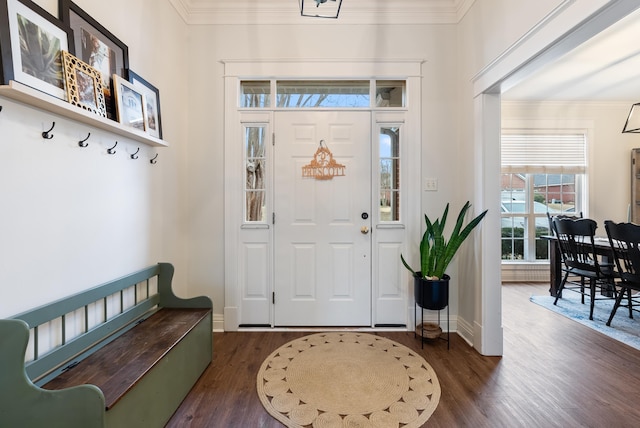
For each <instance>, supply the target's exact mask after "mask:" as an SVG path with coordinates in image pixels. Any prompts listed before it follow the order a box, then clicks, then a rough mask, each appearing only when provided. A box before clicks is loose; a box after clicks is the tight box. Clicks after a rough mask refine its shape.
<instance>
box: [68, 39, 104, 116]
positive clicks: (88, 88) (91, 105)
mask: <svg viewBox="0 0 640 428" xmlns="http://www.w3.org/2000/svg"><path fill="white" fill-rule="evenodd" d="M62 64H63V66H64V77H65V84H66V85H65V86H66V88H67V100H68V101H69V102H70V103H71V104H73V105H75V106H78V107H81V108H83V109H85V110H88V111H90V112H93V113H96V114H99V115H100V116H102V117H106V116H107V111H106V107H105V102H104V92H103V90H102V76H101V75H100V72H99V71H98V70H96V69H95V68H93V67H91V66H90V65H89V64H87V63H86V62H84V61H81V60H80V59H78V58H76V57H75V56H73V55H71V54H70V53H69V52H66V51H63V52H62Z"/></svg>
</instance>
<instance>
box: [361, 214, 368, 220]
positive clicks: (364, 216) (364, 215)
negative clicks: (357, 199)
mask: <svg viewBox="0 0 640 428" xmlns="http://www.w3.org/2000/svg"><path fill="white" fill-rule="evenodd" d="M360 217H362V219H363V220H366V219H368V218H369V214H367V213H362V215H361V216H360Z"/></svg>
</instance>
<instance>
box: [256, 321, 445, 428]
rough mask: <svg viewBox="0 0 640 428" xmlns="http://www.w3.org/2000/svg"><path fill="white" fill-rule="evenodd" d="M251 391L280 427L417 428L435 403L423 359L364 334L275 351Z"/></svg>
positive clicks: (434, 382)
mask: <svg viewBox="0 0 640 428" xmlns="http://www.w3.org/2000/svg"><path fill="white" fill-rule="evenodd" d="M257 388H258V396H259V397H260V401H261V402H262V405H263V406H264V407H265V409H266V410H267V412H269V414H270V415H271V416H273V417H274V418H276V419H277V420H279V421H280V422H282V423H283V424H285V425H286V426H287V427H314V428H334V427H336V428H338V427H340V428H342V427H345V428H347V427H348V428H365V427H371V428H373V427H375V428H383V427H384V428H387V427H393V428H400V427H401V428H414V427H416V428H417V427H420V426H422V424H424V423H425V422H426V421H427V419H429V416H431V414H432V413H433V412H434V410H435V409H436V407H437V406H438V402H439V401H440V383H439V382H438V378H437V377H436V374H435V372H434V371H433V368H431V366H430V365H429V364H427V362H426V361H425V360H424V358H422V357H421V356H419V355H418V354H416V353H415V352H413V351H412V350H410V349H409V348H407V347H406V346H403V345H400V344H399V343H396V342H394V341H392V340H389V339H386V338H383V337H379V336H375V335H372V334H366V333H339V332H336V333H318V334H312V335H309V336H305V337H302V338H300V339H297V340H294V341H291V342H289V343H287V344H286V345H284V346H281V347H280V348H278V349H277V350H275V351H274V352H273V353H272V354H271V355H269V357H267V359H266V360H265V361H264V362H263V363H262V366H261V367H260V371H259V372H258V378H257Z"/></svg>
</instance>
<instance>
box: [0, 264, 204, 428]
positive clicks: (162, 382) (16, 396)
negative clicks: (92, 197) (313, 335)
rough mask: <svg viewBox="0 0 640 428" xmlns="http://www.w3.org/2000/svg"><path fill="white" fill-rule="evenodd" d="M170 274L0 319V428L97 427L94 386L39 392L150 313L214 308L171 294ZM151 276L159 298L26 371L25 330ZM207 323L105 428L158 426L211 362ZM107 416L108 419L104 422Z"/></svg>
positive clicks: (145, 273) (138, 275)
mask: <svg viewBox="0 0 640 428" xmlns="http://www.w3.org/2000/svg"><path fill="white" fill-rule="evenodd" d="M173 273H174V268H173V266H172V265H171V264H169V263H159V264H157V265H154V266H150V267H148V268H145V269H142V270H140V271H138V272H134V273H133V274H131V275H126V276H124V277H121V278H118V279H116V280H114V281H109V282H107V283H104V284H102V285H99V286H97V287H93V288H91V289H88V290H86V291H83V292H81V293H78V294H75V295H72V296H69V297H66V298H63V299H60V300H57V301H55V302H53V303H51V304H48V305H44V306H41V307H38V308H35V309H33V310H30V311H27V312H23V313H21V314H18V315H16V316H14V317H13V319H10V320H0V379H1V380H2V382H0V422H1V423H0V426H4V425H5V422H6V423H7V426H29V427H34V428H39V427H45V426H46V427H47V428H50V427H54V428H55V427H65V428H68V427H71V428H75V427H78V428H80V427H82V428H93V427H97V428H99V427H104V426H105V423H106V422H105V399H104V395H103V394H102V391H100V389H99V388H97V387H95V386H93V385H79V386H75V387H72V388H67V389H62V390H45V389H42V388H40V387H39V386H38V385H36V384H34V383H33V381H32V379H37V382H38V384H44V383H46V382H47V381H49V380H50V379H51V378H53V377H55V376H56V375H57V374H58V373H60V371H61V370H62V369H63V368H64V367H65V366H66V365H68V364H69V363H72V362H74V361H76V360H81V359H83V358H86V357H87V356H88V355H90V354H92V353H95V352H96V351H97V350H99V349H100V348H102V347H103V346H105V345H106V344H107V343H109V342H110V341H113V340H115V339H117V337H119V336H120V335H122V334H123V333H125V332H126V331H128V330H129V329H131V328H134V327H135V325H136V322H137V321H139V320H142V319H146V318H147V317H148V316H149V315H151V314H152V313H153V312H155V311H156V310H157V307H167V308H209V309H211V308H213V304H212V302H211V299H209V298H208V297H205V296H200V297H195V298H189V299H183V298H180V297H177V296H176V295H175V294H174V293H173V290H172V288H171V281H172V279H173ZM156 275H157V276H158V294H157V295H154V296H152V297H150V298H149V299H146V300H145V301H143V302H140V303H139V304H137V305H136V306H134V307H133V308H130V309H128V310H127V311H125V312H124V313H122V314H119V315H118V316H116V317H114V318H112V319H110V320H108V321H107V322H106V323H103V324H101V325H99V326H96V327H95V328H93V329H91V330H90V331H88V332H86V333H84V334H83V335H80V336H79V337H77V338H74V339H73V340H70V341H69V342H67V343H65V344H63V345H62V346H60V347H58V348H57V349H55V350H53V351H52V352H50V353H48V354H46V355H42V356H39V358H38V359H37V360H35V361H32V362H29V363H28V364H26V365H25V363H24V355H25V351H26V348H27V343H28V340H29V329H30V328H34V327H37V326H38V325H40V324H44V323H47V322H49V321H51V320H53V319H56V318H59V317H61V316H63V315H65V314H68V313H70V312H73V311H75V310H77V309H80V308H82V307H86V306H87V305H89V304H92V303H94V302H96V301H100V300H102V299H104V298H105V297H107V296H110V295H112V294H115V293H117V292H119V291H120V290H124V289H126V288H129V287H130V286H132V285H135V284H139V283H141V282H143V281H145V280H147V279H149V278H152V277H154V276H156ZM212 329H213V319H212V315H211V313H209V314H208V316H207V317H205V318H204V319H203V320H202V321H201V322H200V323H199V324H198V326H197V327H196V328H194V329H193V330H192V331H191V332H190V333H189V334H187V335H186V336H185V337H184V339H182V341H181V342H180V343H179V344H178V345H177V346H175V347H174V348H173V349H172V351H170V352H169V353H168V354H167V355H166V356H165V357H163V358H162V359H161V360H160V361H159V362H157V363H156V365H155V366H154V368H153V369H151V371H150V372H148V373H147V375H145V376H144V377H143V378H142V379H141V380H140V381H139V382H138V384H137V386H136V387H135V388H134V389H132V390H130V391H129V392H127V394H125V396H124V397H125V398H123V399H122V400H121V401H120V402H118V403H117V404H116V405H115V406H114V407H113V408H112V409H111V410H110V411H108V412H106V415H107V416H106V418H107V419H108V420H109V424H108V426H111V427H127V426H132V427H133V426H136V427H138V426H145V427H147V426H149V427H153V426H158V427H161V426H163V425H164V424H165V423H166V421H167V420H168V419H169V418H170V417H171V415H172V414H173V412H174V411H175V409H176V408H177V407H178V406H179V404H180V402H182V400H183V398H184V397H185V396H186V394H187V393H188V392H189V390H190V389H191V387H192V386H193V384H194V383H195V381H196V380H197V379H198V377H199V376H200V374H201V373H202V372H203V371H204V369H205V368H206V367H207V365H208V364H209V363H210V362H211V359H212V353H213V344H212ZM109 415H111V416H109Z"/></svg>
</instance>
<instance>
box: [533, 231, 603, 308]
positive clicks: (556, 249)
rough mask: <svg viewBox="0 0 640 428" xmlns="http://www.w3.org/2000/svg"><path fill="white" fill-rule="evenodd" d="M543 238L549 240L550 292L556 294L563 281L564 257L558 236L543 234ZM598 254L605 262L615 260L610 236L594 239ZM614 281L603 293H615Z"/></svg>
mask: <svg viewBox="0 0 640 428" xmlns="http://www.w3.org/2000/svg"><path fill="white" fill-rule="evenodd" d="M541 238H542V239H545V240H547V241H549V270H550V274H551V286H550V287H549V294H551V295H552V296H554V297H555V296H556V293H557V291H558V289H560V283H561V282H562V276H563V272H562V257H561V255H560V246H559V245H558V238H556V237H555V236H553V235H543V236H541ZM593 243H594V247H595V251H596V254H597V255H599V256H601V257H602V261H603V263H607V262H611V261H612V260H613V250H612V249H611V244H610V243H609V238H608V237H606V236H596V237H594V239H593ZM613 287H614V285H613V283H612V284H611V287H610V289H603V291H602V293H603V294H604V295H606V296H608V297H611V296H612V295H613Z"/></svg>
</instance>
